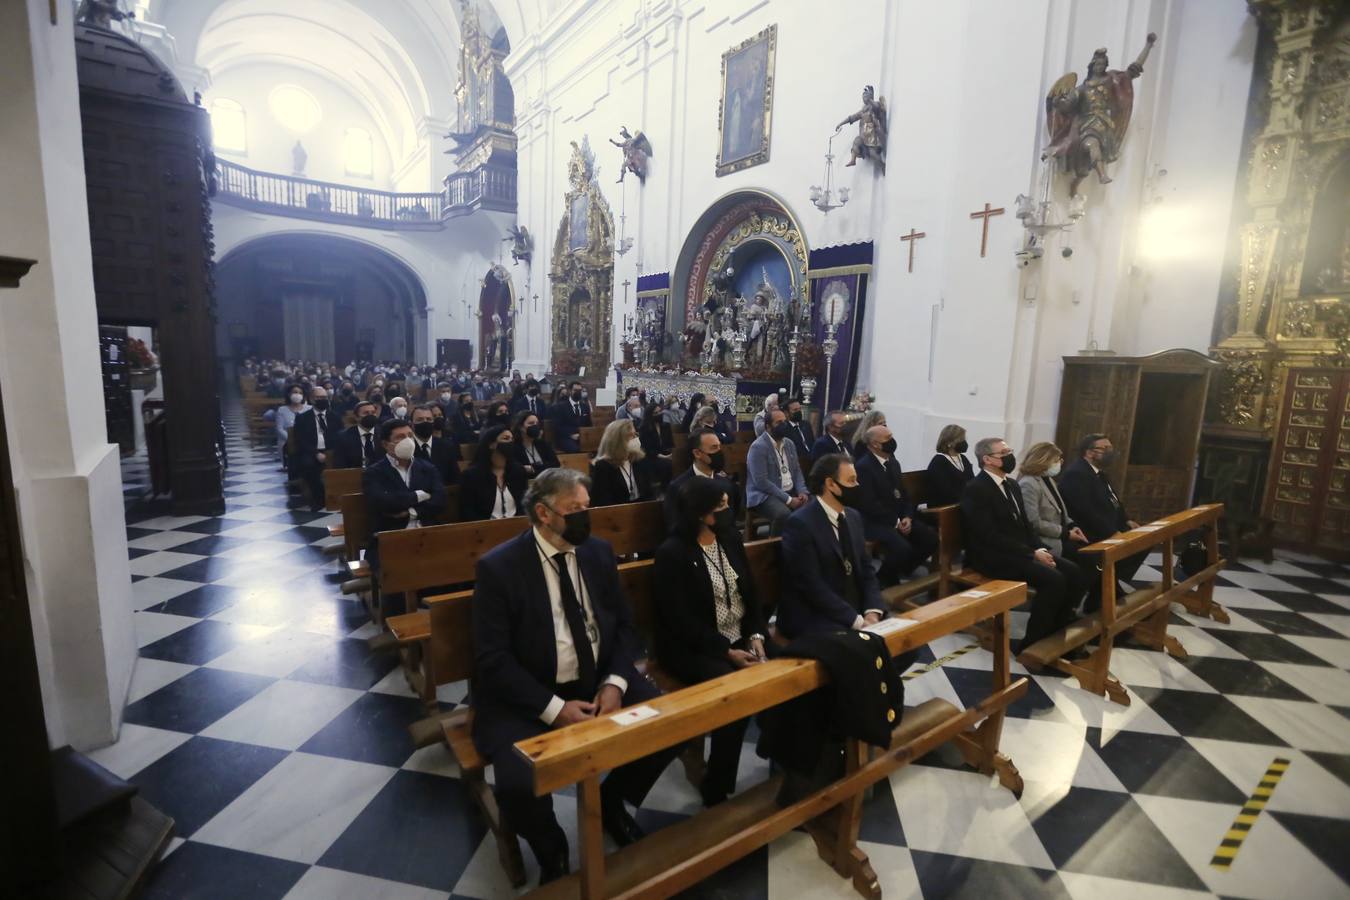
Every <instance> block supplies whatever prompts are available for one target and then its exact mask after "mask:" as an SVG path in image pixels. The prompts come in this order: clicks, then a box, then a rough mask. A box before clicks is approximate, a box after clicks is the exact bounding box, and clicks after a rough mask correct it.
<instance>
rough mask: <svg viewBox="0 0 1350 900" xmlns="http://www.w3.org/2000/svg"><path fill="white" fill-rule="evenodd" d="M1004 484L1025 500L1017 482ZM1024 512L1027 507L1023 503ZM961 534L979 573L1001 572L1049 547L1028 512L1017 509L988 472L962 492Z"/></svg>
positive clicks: (976, 478)
mask: <svg viewBox="0 0 1350 900" xmlns="http://www.w3.org/2000/svg"><path fill="white" fill-rule="evenodd" d="M1003 485H1004V487H1006V488H1007V489H1008V490H1009V491H1011V492H1013V493H1015V494H1016V496H1017V498H1018V500H1019V501H1021V500H1022V490H1021V488H1019V487H1018V486H1017V482H1016V481H1013V480H1012V479H1011V478H1005V479H1004V480H1003ZM1022 509H1023V510H1025V509H1026V506H1025V503H1024V502H1023V505H1022ZM961 534H962V536H963V538H964V541H965V545H966V562H967V563H969V564H970V566H971V567H972V568H974V569H976V570H977V571H981V572H983V571H986V570H989V571H997V570H998V569H1000V568H1002V567H1003V566H1004V564H1007V563H1014V562H1015V563H1024V562H1026V561H1027V560H1028V559H1030V558H1031V557H1032V555H1033V554H1035V552H1036V551H1037V550H1038V549H1041V548H1043V547H1044V546H1045V545H1044V544H1042V543H1041V542H1040V539H1039V538H1037V537H1036V532H1035V531H1034V530H1032V527H1031V523H1030V522H1028V521H1027V517H1026V513H1025V511H1024V512H1022V513H1021V514H1020V515H1017V514H1014V513H1013V508H1012V505H1011V504H1010V503H1008V501H1007V499H1006V498H1005V497H1004V495H1003V492H1002V491H1001V490H999V486H998V484H997V483H996V482H995V481H994V479H993V478H992V477H991V476H990V475H989V473H988V472H983V471H982V472H980V474H978V475H976V476H975V477H974V478H972V479H971V480H970V483H969V484H967V485H966V489H965V490H964V491H963V492H962V493H961Z"/></svg>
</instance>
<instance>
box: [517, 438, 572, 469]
mask: <svg viewBox="0 0 1350 900" xmlns="http://www.w3.org/2000/svg"><path fill="white" fill-rule="evenodd" d="M511 449H512V452H513V453H515V455H516V462H518V463H520V465H521V468H524V467H525V466H534V467H535V472H534V474H535V475H538V474H539V473H540V472H542V471H544V470H545V469H556V468H558V466H560V465H561V463H559V462H558V454H556V453H554V452H553V448H552V447H550V446H549V445H548V441H546V440H544V439H543V438H538V439H536V440H535V442H534V449H535V450H537V451H538V452H539V458H540V459H541V460H543V464H542V465H539V464H536V463H532V462H530V458H529V457H528V456H526V455H525V442H524V441H514V442H512V444H511ZM525 474H526V475H529V474H530V473H529V472H526V473H525Z"/></svg>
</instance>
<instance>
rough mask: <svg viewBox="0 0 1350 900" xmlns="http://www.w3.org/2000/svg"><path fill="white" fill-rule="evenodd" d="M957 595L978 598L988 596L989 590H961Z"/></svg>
mask: <svg viewBox="0 0 1350 900" xmlns="http://www.w3.org/2000/svg"><path fill="white" fill-rule="evenodd" d="M959 596H961V597H970V598H971V599H972V600H978V599H980V598H981V597H988V596H989V592H988V591H962V592H961V593H960V594H959Z"/></svg>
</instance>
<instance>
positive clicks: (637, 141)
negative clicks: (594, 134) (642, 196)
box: [609, 127, 653, 184]
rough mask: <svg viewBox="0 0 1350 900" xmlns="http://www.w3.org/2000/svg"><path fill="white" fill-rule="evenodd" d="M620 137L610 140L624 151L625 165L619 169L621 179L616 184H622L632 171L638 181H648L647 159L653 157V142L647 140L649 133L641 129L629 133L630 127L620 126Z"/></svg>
mask: <svg viewBox="0 0 1350 900" xmlns="http://www.w3.org/2000/svg"><path fill="white" fill-rule="evenodd" d="M619 137H621V138H623V140H621V141H616V140H614V138H610V139H609V142H610V143H611V144H613V145H614V146H616V147H618V148H619V149H620V150H622V151H623V166H622V167H621V168H620V169H619V180H618V181H617V182H615V183H616V184H622V183H623V179H624V176H625V175H627V174H628V173H629V172H632V173H633V174H634V175H636V176H637V177H638V181H640V182H642V183H643V184H646V183H647V161H648V160H650V159H651V158H652V155H653V154H652V142H651V141H649V140H647V135H645V134H643V133H642V132H641V131H639V132H638V133H637V134H629V133H628V129H627V128H624V127H620V128H619Z"/></svg>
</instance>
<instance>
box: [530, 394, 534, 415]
mask: <svg viewBox="0 0 1350 900" xmlns="http://www.w3.org/2000/svg"><path fill="white" fill-rule="evenodd" d="M530 412H535V408H534V398H533V397H531V398H530Z"/></svg>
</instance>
